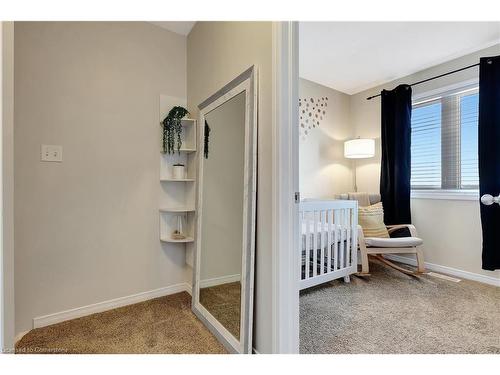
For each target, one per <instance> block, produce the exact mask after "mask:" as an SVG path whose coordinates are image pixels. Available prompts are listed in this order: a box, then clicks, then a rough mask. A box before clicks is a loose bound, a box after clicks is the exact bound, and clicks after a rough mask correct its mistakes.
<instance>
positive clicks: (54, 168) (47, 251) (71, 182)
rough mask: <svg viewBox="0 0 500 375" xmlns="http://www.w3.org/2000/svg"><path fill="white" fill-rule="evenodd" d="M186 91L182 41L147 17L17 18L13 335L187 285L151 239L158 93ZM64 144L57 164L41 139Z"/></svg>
mask: <svg viewBox="0 0 500 375" xmlns="http://www.w3.org/2000/svg"><path fill="white" fill-rule="evenodd" d="M160 94H165V95H170V96H175V97H185V96H186V38H185V37H183V36H180V35H177V34H174V33H171V32H169V31H167V30H164V29H161V28H159V27H156V26H153V25H151V24H148V23H144V22H62V23H58V22H16V23H15V134H14V138H15V249H16V250H15V283H16V296H15V300H16V301H15V306H16V332H21V331H25V330H28V329H30V328H31V326H32V319H33V318H34V317H37V316H42V315H46V314H50V313H55V312H60V311H63V310H67V309H71V308H75V307H81V306H84V305H89V304H93V303H97V302H101V301H106V300H109V299H113V298H118V297H122V296H128V295H131V294H135V293H139V292H144V291H150V290H153V289H156V288H160V287H166V286H169V285H173V284H177V283H181V282H184V281H185V280H187V279H188V278H189V275H190V270H189V269H188V268H187V267H186V266H185V262H184V260H185V254H184V250H181V249H179V248H166V249H165V250H162V247H161V245H160V242H159V233H158V231H159V224H158V220H159V219H158V200H159V192H160V183H159V165H160V163H159V159H160V158H159V153H160V141H159V138H158V137H159V124H158V102H159V95H160ZM41 144H57V145H62V146H63V148H64V149H63V159H64V160H63V162H62V163H46V162H45V163H42V162H40V145H41Z"/></svg>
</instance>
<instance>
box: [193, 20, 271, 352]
mask: <svg viewBox="0 0 500 375" xmlns="http://www.w3.org/2000/svg"><path fill="white" fill-rule="evenodd" d="M251 65H256V66H257V67H258V68H259V99H258V112H259V113H258V127H259V129H258V153H259V155H258V186H257V189H258V193H257V194H258V202H257V233H258V235H257V246H256V247H257V250H256V278H255V287H256V293H255V309H254V310H255V313H254V321H255V322H256V324H255V326H254V347H255V348H256V349H257V351H259V352H261V353H269V352H271V351H272V332H273V330H272V328H273V327H272V298H271V297H272V288H271V284H272V232H271V217H272V211H271V207H272V186H271V182H272V178H271V172H272V170H271V159H272V142H271V141H272V131H271V130H272V129H271V124H272V24H271V22H197V23H196V25H195V26H194V28H193V30H192V31H191V33H190V34H189V36H188V107H189V109H190V111H191V112H192V113H193V114H196V113H198V111H197V106H198V104H200V103H201V102H202V101H203V100H205V99H206V98H208V97H209V96H210V95H212V94H213V93H215V92H216V91H217V90H219V89H220V88H221V87H223V86H224V85H225V84H227V83H229V82H230V81H231V80H232V79H234V78H235V77H237V76H238V75H239V74H241V73H242V72H244V71H245V70H246V69H248V68H249V67H250V66H251Z"/></svg>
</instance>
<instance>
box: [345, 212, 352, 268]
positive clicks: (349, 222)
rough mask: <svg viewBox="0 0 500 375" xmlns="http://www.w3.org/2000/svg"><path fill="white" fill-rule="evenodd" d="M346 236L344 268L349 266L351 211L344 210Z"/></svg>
mask: <svg viewBox="0 0 500 375" xmlns="http://www.w3.org/2000/svg"><path fill="white" fill-rule="evenodd" d="M345 216H346V222H347V224H346V236H347V249H346V261H345V263H346V267H349V266H350V265H351V210H350V209H348V208H347V209H346V215H345Z"/></svg>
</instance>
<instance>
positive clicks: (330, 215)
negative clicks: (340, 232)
mask: <svg viewBox="0 0 500 375" xmlns="http://www.w3.org/2000/svg"><path fill="white" fill-rule="evenodd" d="M326 215H327V216H326V220H327V221H328V233H327V243H328V247H327V249H326V272H330V271H331V270H332V238H333V233H332V221H333V210H327V211H326Z"/></svg>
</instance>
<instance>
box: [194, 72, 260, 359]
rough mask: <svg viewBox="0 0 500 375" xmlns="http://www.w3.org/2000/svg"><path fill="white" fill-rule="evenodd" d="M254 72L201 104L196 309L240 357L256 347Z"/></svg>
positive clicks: (197, 313) (195, 278) (214, 331)
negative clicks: (254, 283) (253, 338)
mask: <svg viewBox="0 0 500 375" xmlns="http://www.w3.org/2000/svg"><path fill="white" fill-rule="evenodd" d="M254 75H255V70H254V68H253V67H252V68H250V69H249V70H247V71H246V72H244V73H243V74H241V75H240V76H239V77H237V78H236V79H235V80H233V81H232V82H231V83H229V84H228V85H226V86H225V87H224V88H222V89H221V90H220V91H219V92H217V93H216V94H214V95H213V96H212V97H210V98H209V99H207V100H206V101H205V102H204V103H202V104H201V105H200V122H199V123H200V139H199V143H198V144H199V146H200V147H199V150H200V152H199V169H198V177H199V178H198V181H199V184H198V200H197V215H198V216H197V235H196V241H197V243H196V257H195V259H196V264H195V275H194V283H193V285H194V286H195V287H194V290H193V311H194V312H195V313H196V315H197V316H198V317H199V318H200V319H201V320H202V321H203V322H204V323H205V325H207V327H208V328H209V329H210V330H211V331H212V332H213V333H214V334H215V335H216V336H217V338H218V339H219V340H220V341H221V342H222V343H223V344H224V345H225V346H226V348H228V349H229V350H230V351H233V352H237V353H251V349H252V339H251V338H252V337H251V336H252V323H253V321H252V311H253V278H254V276H253V268H254V247H255V240H254V237H255V194H256V189H255V187H256V117H255V115H256V107H255V104H256V101H255V97H254V95H255V90H254ZM208 130H209V131H208ZM205 135H207V136H208V137H205ZM207 146H208V149H205V150H203V149H204V148H206V147H207ZM203 151H208V152H203Z"/></svg>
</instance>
